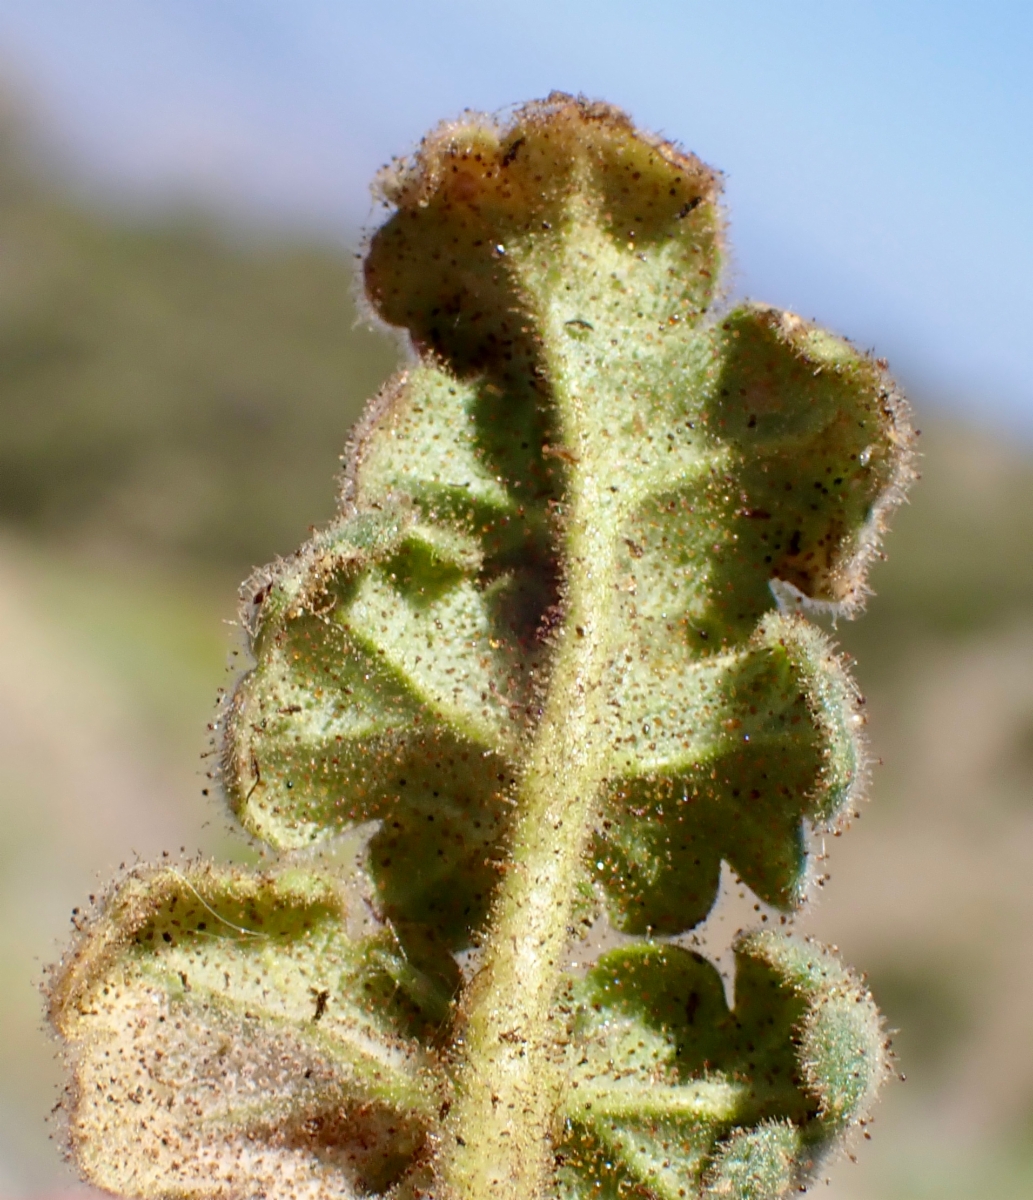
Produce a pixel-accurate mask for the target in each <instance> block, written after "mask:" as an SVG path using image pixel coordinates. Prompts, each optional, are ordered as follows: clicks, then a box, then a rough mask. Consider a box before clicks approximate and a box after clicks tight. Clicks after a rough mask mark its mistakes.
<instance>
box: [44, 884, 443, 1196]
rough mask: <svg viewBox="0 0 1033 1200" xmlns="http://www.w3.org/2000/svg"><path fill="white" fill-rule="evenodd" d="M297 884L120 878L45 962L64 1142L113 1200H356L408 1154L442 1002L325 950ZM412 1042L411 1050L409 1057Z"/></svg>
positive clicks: (432, 984) (403, 970) (324, 912)
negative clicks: (55, 971)
mask: <svg viewBox="0 0 1033 1200" xmlns="http://www.w3.org/2000/svg"><path fill="white" fill-rule="evenodd" d="M344 924H345V912H344V910H343V901H342V898H341V896H340V895H339V894H338V893H337V892H336V891H335V889H334V888H333V887H332V886H331V885H329V884H327V883H325V882H323V881H321V880H320V879H318V878H317V877H314V876H312V875H308V874H303V873H300V872H291V873H283V874H280V875H279V876H265V877H252V876H243V875H237V874H233V873H230V872H227V871H215V870H212V869H193V870H191V871H189V872H188V873H186V874H184V873H181V872H179V871H175V870H169V869H166V870H163V871H159V872H158V873H150V874H144V875H139V876H131V877H130V878H128V879H127V880H126V881H125V882H123V883H122V884H121V885H120V886H119V887H118V889H117V890H116V891H115V892H114V894H113V895H112V896H111V897H109V899H108V900H107V902H106V903H105V904H104V906H103V908H102V911H101V913H100V914H99V916H98V917H97V918H96V919H95V921H94V923H93V925H92V926H91V927H90V928H89V930H88V931H87V932H86V933H85V935H84V936H83V937H82V939H81V940H80V943H79V945H78V946H77V947H76V950H75V953H74V957H73V958H72V959H71V960H70V961H69V962H68V963H66V964H65V967H64V971H63V974H62V977H61V980H60V982H59V985H58V987H57V989H56V991H55V992H54V995H53V997H52V1015H53V1018H54V1021H55V1024H56V1026H57V1028H58V1029H59V1031H60V1032H61V1033H62V1035H63V1036H64V1038H65V1041H66V1044H67V1046H68V1056H69V1059H70V1064H71V1067H72V1073H73V1085H72V1104H71V1113H70V1126H71V1129H70V1132H71V1139H72V1144H73V1146H74V1148H75V1151H76V1153H77V1155H78V1158H79V1161H80V1164H81V1165H82V1166H83V1168H84V1170H85V1171H86V1172H87V1174H88V1175H89V1177H90V1179H92V1180H93V1181H94V1182H95V1183H96V1184H98V1185H99V1186H101V1187H103V1188H105V1189H106V1190H109V1191H111V1192H114V1193H116V1194H121V1195H132V1196H148V1197H158V1196H168V1195H171V1194H174V1195H176V1196H179V1197H184V1198H185V1197H198V1198H200V1197H212V1196H225V1197H231V1196H239V1195H242V1194H245V1195H254V1194H256V1193H258V1192H261V1194H263V1195H266V1196H269V1197H288V1196H290V1197H295V1196H297V1197H302V1196H308V1197H313V1198H315V1197H322V1196H330V1195H333V1196H342V1195H343V1196H348V1195H360V1194H364V1193H366V1192H368V1191H370V1190H374V1191H380V1190H382V1189H383V1188H384V1187H385V1186H387V1185H389V1184H391V1183H393V1182H394V1181H395V1180H396V1179H397V1178H399V1177H400V1176H401V1175H402V1174H403V1173H404V1172H405V1171H406V1170H407V1169H408V1168H409V1166H410V1164H411V1162H412V1161H413V1159H414V1158H415V1157H416V1156H417V1155H418V1154H419V1153H420V1151H421V1148H422V1146H423V1144H424V1141H425V1138H426V1133H427V1129H428V1127H429V1125H430V1124H431V1122H432V1121H433V1120H434V1118H435V1116H436V1103H435V1097H436V1095H437V1093H438V1091H439V1090H440V1087H441V1082H440V1080H436V1079H435V1076H434V1074H433V1073H432V1071H431V1062H432V1058H431V1056H430V1055H429V1054H428V1052H427V1050H426V1049H425V1048H424V1047H425V1045H426V1044H427V1043H430V1042H432V1041H433V1037H434V1032H435V1028H436V1025H437V1023H438V1022H440V1021H441V1020H442V1016H443V1015H444V1017H445V1018H446V1019H447V1014H448V1002H449V995H448V992H447V990H444V988H443V984H442V981H440V980H436V979H431V978H428V977H426V976H421V975H420V974H419V973H414V972H413V971H412V969H411V967H410V966H409V964H408V963H406V961H405V959H404V957H403V956H402V955H401V954H400V952H399V949H398V946H397V943H396V942H395V941H394V939H393V938H391V937H390V936H387V935H379V936H375V937H372V938H367V939H365V940H362V941H353V940H351V939H349V938H348V937H347V936H346V934H345V932H344ZM421 1043H422V1044H421Z"/></svg>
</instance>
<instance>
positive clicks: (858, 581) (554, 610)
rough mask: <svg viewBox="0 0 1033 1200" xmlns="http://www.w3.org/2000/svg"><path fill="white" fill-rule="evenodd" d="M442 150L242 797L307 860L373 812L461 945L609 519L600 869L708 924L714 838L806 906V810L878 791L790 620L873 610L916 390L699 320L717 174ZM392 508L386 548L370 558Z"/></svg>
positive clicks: (810, 341)
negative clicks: (321, 843) (582, 558)
mask: <svg viewBox="0 0 1033 1200" xmlns="http://www.w3.org/2000/svg"><path fill="white" fill-rule="evenodd" d="M437 138H438V140H437V141H436V142H428V143H425V145H424V148H423V149H422V150H421V153H420V156H418V158H417V160H416V162H415V163H414V164H413V166H412V167H411V168H410V169H409V170H408V172H401V173H396V174H395V175H394V176H393V177H391V178H389V179H388V180H387V181H386V182H385V184H384V187H385V189H386V192H387V194H388V196H389V197H390V198H391V199H392V200H393V202H394V203H396V204H397V205H398V211H397V213H396V214H395V215H394V216H393V217H391V218H390V219H389V220H388V221H387V223H386V224H385V225H384V227H383V228H382V229H381V230H379V231H378V233H377V234H376V235H375V237H374V238H373V241H372V243H371V245H370V252H369V257H368V260H367V264H366V276H367V285H368V287H369V290H370V293H371V296H372V298H373V300H374V303H375V304H376V305H377V306H378V308H379V309H380V312H381V313H382V315H383V316H384V317H385V318H386V319H387V320H389V321H391V322H394V323H398V324H405V325H406V326H407V327H408V328H409V330H410V333H411V334H412V337H413V339H414V342H415V344H416V345H417V347H418V348H420V349H422V350H423V351H424V357H423V361H422V363H421V365H420V366H418V367H416V368H414V369H412V370H410V371H408V372H405V373H403V374H402V375H400V376H399V377H398V378H397V379H396V380H395V381H394V382H393V383H391V384H390V385H389V386H388V387H387V388H386V389H385V391H384V393H383V394H382V395H381V397H380V398H378V400H377V401H375V402H374V404H373V405H372V406H371V409H370V412H369V414H368V415H367V417H366V419H365V421H364V423H363V425H362V427H361V429H360V430H359V432H358V434H357V435H356V437H355V439H354V442H353V446H352V450H351V453H350V458H349V466H348V468H347V471H346V479H345V489H344V507H343V511H342V517H341V520H340V523H339V525H338V526H337V528H336V530H335V531H333V532H332V533H331V534H330V535H322V537H319V538H317V539H316V541H315V542H314V543H313V544H312V546H310V547H308V548H306V549H305V550H303V551H302V552H301V554H300V555H299V556H298V557H297V558H296V559H295V560H293V561H291V562H288V563H285V564H281V565H280V566H279V567H278V568H277V569H276V571H275V572H274V573H273V575H272V576H270V577H267V578H264V579H263V580H262V581H261V586H260V587H257V588H256V589H255V596H257V597H258V598H259V601H260V603H258V604H257V605H256V606H257V607H258V609H259V611H258V616H257V618H255V622H256V623H257V624H256V632H257V638H256V645H255V651H256V655H257V659H258V662H257V667H256V670H255V672H254V673H253V674H252V675H251V676H250V677H249V678H248V679H247V680H245V682H244V683H243V684H242V686H241V689H240V692H239V694H238V698H237V709H236V715H235V719H234V721H233V722H232V723H231V726H230V731H229V740H228V760H229V762H230V766H231V770H230V772H229V778H230V784H231V795H232V797H233V801H234V804H235V806H236V808H237V811H238V813H239V814H240V816H241V819H242V820H243V822H244V824H245V825H246V826H247V827H248V828H249V829H251V830H253V831H254V832H255V833H257V834H258V835H259V836H260V837H263V838H265V839H266V840H268V841H270V842H272V844H273V845H276V846H288V847H289V846H297V845H301V844H305V843H307V842H309V841H311V840H315V839H318V838H320V837H321V836H325V835H327V834H329V833H332V832H334V831H335V830H338V829H340V828H343V827H345V826H347V825H348V824H349V823H354V822H361V821H366V820H381V821H383V822H384V824H383V829H384V831H385V833H384V834H382V835H381V836H382V838H386V839H387V840H388V841H390V843H391V852H390V853H387V852H384V853H381V852H380V850H379V849H374V852H373V854H372V856H371V868H372V870H373V873H374V875H375V877H376V879H377V883H378V887H379V889H380V892H381V895H382V898H383V904H384V911H385V912H386V913H387V914H388V915H391V916H394V917H396V918H398V919H401V920H404V921H407V922H419V921H421V920H422V921H424V922H425V923H428V924H429V925H430V926H431V927H432V928H433V932H434V933H435V935H436V936H439V937H442V938H444V940H445V941H446V942H447V943H448V944H449V945H452V946H454V947H456V948H461V947H463V946H465V945H466V944H468V943H469V941H470V940H471V939H472V938H474V937H475V936H476V934H477V931H478V930H479V929H480V928H481V927H482V926H483V923H484V920H485V917H486V914H487V911H488V905H489V903H490V898H491V895H492V892H493V888H494V886H495V884H496V883H497V872H496V871H495V866H494V860H495V859H497V858H498V857H499V856H500V854H502V853H503V851H501V850H500V849H499V847H500V846H502V845H503V844H504V842H505V839H506V838H507V837H508V836H509V833H508V830H509V818H510V816H511V808H510V806H511V804H512V803H513V800H514V797H513V792H512V789H513V787H514V786H515V785H514V784H513V783H511V781H514V780H517V779H519V778H520V776H521V774H522V772H523V771H524V769H525V767H526V763H527V761H528V755H529V753H530V750H531V747H532V745H533V742H534V737H535V729H536V727H537V724H538V721H539V715H540V713H541V712H542V711H543V709H544V707H545V703H544V702H545V699H546V697H548V695H549V694H550V688H551V687H552V686H553V680H554V670H555V667H554V653H553V651H554V649H555V647H556V645H557V644H558V642H559V640H560V639H561V637H562V636H566V635H570V634H571V633H573V632H574V631H573V630H571V629H570V627H569V626H570V623H571V621H572V618H571V615H570V604H569V597H570V580H571V573H572V572H573V571H575V570H577V569H578V567H577V563H576V562H575V561H574V559H573V557H572V555H573V554H574V551H573V549H572V547H571V545H570V544H569V539H568V533H569V532H570V531H571V530H572V529H573V528H574V526H575V525H576V523H577V521H579V520H590V521H591V522H592V523H593V526H594V528H593V530H592V535H591V541H592V545H593V548H594V549H593V552H592V554H593V561H592V569H593V571H595V572H597V573H598V574H600V575H603V576H605V578H604V579H603V580H602V581H601V582H602V584H603V585H604V590H603V593H602V596H601V597H600V599H605V606H603V605H602V604H600V603H597V604H596V611H593V612H586V613H585V614H583V616H582V617H581V618H577V619H576V621H575V623H576V624H577V625H578V627H579V628H581V629H582V632H583V631H584V628H585V627H586V626H585V621H588V620H590V621H591V622H592V624H593V625H594V626H595V627H596V628H597V630H598V632H599V636H600V637H602V638H603V639H604V641H605V643H606V660H607V661H606V662H605V664H604V665H603V669H602V671H601V678H600V680H599V686H600V688H601V689H602V691H601V694H600V697H599V703H598V704H597V705H596V707H597V708H598V709H599V710H600V717H599V718H596V720H595V723H596V724H597V725H598V726H600V735H601V736H602V737H603V738H604V739H605V742H606V744H607V746H608V752H607V756H606V757H607V761H605V762H603V763H601V764H600V769H601V772H602V775H603V777H604V781H603V783H602V786H601V788H600V793H599V801H600V803H601V805H602V808H603V814H602V816H601V818H600V820H599V823H598V829H597V833H596V835H595V845H594V847H593V850H592V854H593V861H594V862H595V863H596V864H597V866H596V868H595V873H596V877H597V879H598V880H599V882H600V883H602V884H603V886H604V888H605V890H606V892H607V894H608V898H609V905H610V911H611V916H612V917H613V919H614V920H615V921H616V922H617V924H618V925H619V926H620V927H621V928H623V929H625V930H627V931H629V932H643V931H645V930H647V929H653V930H655V931H659V932H665V933H673V932H677V931H679V930H682V929H685V928H689V927H691V926H692V925H694V924H696V923H697V922H699V921H700V920H702V919H703V918H704V917H705V916H706V914H707V912H708V911H709V910H710V907H711V906H712V904H713V901H714V897H715V895H716V887H717V880H718V877H719V871H720V862H721V860H722V858H723V859H725V860H727V861H728V862H730V863H731V865H732V866H733V867H734V868H735V870H736V871H737V872H738V873H739V874H740V875H741V877H742V878H743V879H745V880H746V881H747V882H748V883H749V884H750V885H751V886H752V887H753V888H755V890H756V891H757V892H758V893H759V894H760V895H761V896H762V897H763V898H764V899H765V900H767V901H768V902H770V903H771V904H773V905H776V906H777V907H779V908H782V909H784V910H791V909H793V908H794V907H796V906H797V905H798V904H799V903H800V901H801V899H802V896H803V894H804V890H805V884H806V878H807V871H808V866H807V839H806V829H807V827H808V824H819V825H823V826H827V825H829V824H832V823H834V822H835V821H836V819H837V817H838V815H839V814H840V813H841V812H843V811H844V809H845V808H847V807H848V806H849V805H850V804H851V803H852V802H853V801H855V800H856V798H857V793H858V790H859V783H860V781H861V779H862V776H863V752H862V750H861V747H860V745H859V741H858V731H859V726H860V720H859V719H858V718H857V714H856V704H855V700H854V695H853V689H852V687H851V685H850V684H849V682H848V681H847V679H846V677H845V676H844V674H843V671H842V669H841V667H840V666H839V664H838V663H837V661H836V660H835V658H834V656H833V655H832V653H831V652H830V650H829V648H828V646H827V645H826V644H825V643H824V642H823V641H822V639H821V638H820V637H819V636H818V635H816V634H815V633H813V631H811V630H809V629H808V628H807V627H806V626H804V625H803V624H802V623H801V622H799V621H797V622H792V621H788V620H786V621H781V622H780V621H779V620H778V619H777V618H774V617H773V615H772V614H773V610H774V609H775V608H776V604H777V599H776V597H777V598H780V599H782V600H783V601H785V600H786V598H787V597H788V598H790V599H791V598H792V597H797V596H803V597H810V598H811V599H812V600H813V601H815V602H818V603H824V604H831V605H835V606H838V608H839V609H840V610H842V611H849V610H852V609H853V608H856V606H857V605H858V603H859V602H860V599H861V598H862V595H863V573H864V569H865V566H866V564H867V561H868V559H869V558H870V557H871V554H872V552H873V548H874V545H875V541H876V539H877V536H878V534H879V531H880V530H881V528H882V524H883V517H884V512H885V510H886V509H887V507H888V506H889V505H890V504H891V503H892V502H893V501H894V499H895V497H896V493H897V491H898V489H899V486H900V484H901V482H902V481H903V480H904V479H905V478H906V476H907V474H908V470H909V467H908V462H907V443H908V438H909V433H908V429H907V424H906V417H905V414H904V411H903V405H902V401H901V400H900V398H899V397H898V396H897V394H896V393H895V391H894V390H893V388H892V384H891V383H890V382H889V380H888V379H887V378H886V377H885V375H884V374H883V372H882V371H881V369H880V368H879V367H878V365H877V364H875V363H874V362H873V361H872V360H870V359H869V358H867V357H865V356H863V355H861V354H858V353H857V352H856V351H855V350H854V349H853V348H852V347H850V346H849V344H848V343H846V342H844V341H842V340H840V339H838V338H835V337H833V336H831V335H830V334H827V333H824V332H823V331H820V330H817V329H815V328H813V327H812V326H810V325H808V324H807V323H806V322H804V321H802V320H800V319H799V318H798V317H794V316H791V315H790V314H786V313H781V312H778V311H776V310H774V309H770V308H765V307H760V306H751V305H747V306H743V307H740V308H738V309H735V310H733V311H732V312H730V313H729V314H728V315H727V316H725V317H724V318H723V319H721V320H720V321H719V322H717V323H713V322H708V321H706V320H704V315H705V314H706V312H707V310H708V307H709V306H710V304H711V303H712V300H713V286H714V280H715V279H716V275H717V272H718V268H719V247H720V227H719V210H718V208H717V205H716V185H715V180H714V178H713V176H712V175H711V174H710V173H709V172H708V171H707V169H706V168H705V167H703V166H702V164H700V163H699V162H698V161H697V160H694V159H692V158H689V157H685V156H680V155H678V154H677V153H676V152H674V151H673V150H672V149H671V148H670V147H665V146H662V145H658V144H653V143H650V142H649V141H648V140H647V139H643V138H641V137H640V136H639V135H637V134H635V132H634V131H633V130H632V129H631V127H630V126H628V125H627V124H624V125H622V124H621V122H620V120H619V119H614V117H613V114H612V112H610V111H609V110H606V111H605V112H603V111H600V113H598V114H596V113H594V112H593V110H592V109H591V106H589V107H588V108H584V107H582V108H581V109H578V108H577V107H576V106H572V105H570V104H568V103H566V102H560V103H557V104H556V105H553V106H551V107H550V106H544V107H542V108H541V109H539V110H535V109H533V108H531V109H528V110H525V112H524V114H523V115H522V116H521V117H520V118H519V119H518V122H517V124H516V125H515V126H514V127H513V128H512V129H511V130H509V131H501V130H493V129H492V128H491V127H488V126H483V125H478V124H471V125H460V126H449V127H447V128H445V129H444V130H443V131H441V133H440V134H439V135H437ZM588 495H591V497H592V500H591V503H590V504H589V505H588V508H586V509H585V511H584V512H583V513H580V515H578V513H579V512H580V510H579V504H580V505H583V504H584V503H585V499H584V498H585V497H586V496H588ZM579 497H581V499H579ZM392 514H394V515H392ZM374 515H375V516H376V517H377V519H378V520H380V521H385V522H387V523H388V524H389V525H391V527H392V528H393V529H396V530H397V531H398V532H397V534H396V535H395V537H396V540H395V541H394V542H393V543H389V541H388V540H384V541H382V543H381V544H380V546H379V547H377V548H373V549H370V550H368V551H364V552H362V553H360V552H358V551H357V550H355V549H354V542H355V541H356V535H355V534H354V533H353V532H352V530H353V529H355V527H356V525H357V524H358V523H362V522H364V521H369V520H370V519H371V518H372V517H373V516H374ZM392 522H393V524H392ZM403 530H404V532H403ZM330 542H332V543H334V546H333V548H329V549H328V543H330ZM341 546H344V547H347V549H344V550H342V549H340V548H339V547H341ZM564 580H566V583H565V584H564V583H563V582H562V581H564ZM773 589H774V591H773ZM281 594H282V596H283V597H290V598H291V599H290V602H289V603H288V602H287V601H286V600H285V599H282V598H280V597H281ZM249 599H254V597H251V598H249ZM421 767H422V769H421ZM402 779H405V781H406V782H405V784H404V785H403V784H402V783H401V782H400V780H402ZM403 788H404V789H406V790H403ZM473 813H477V814H478V818H477V821H476V822H475V821H473V820H471V819H470V817H471V815H472V814H473ZM432 825H433V826H434V827H433V828H431V826H432ZM392 828H393V829H394V830H395V833H394V834H391V833H390V832H387V831H390V830H391V829H392ZM600 863H601V864H602V865H601V866H600V865H598V864H600ZM446 896H447V897H448V898H449V900H448V901H447V902H446V900H445V897H446ZM421 912H422V913H423V914H424V915H422V916H421Z"/></svg>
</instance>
